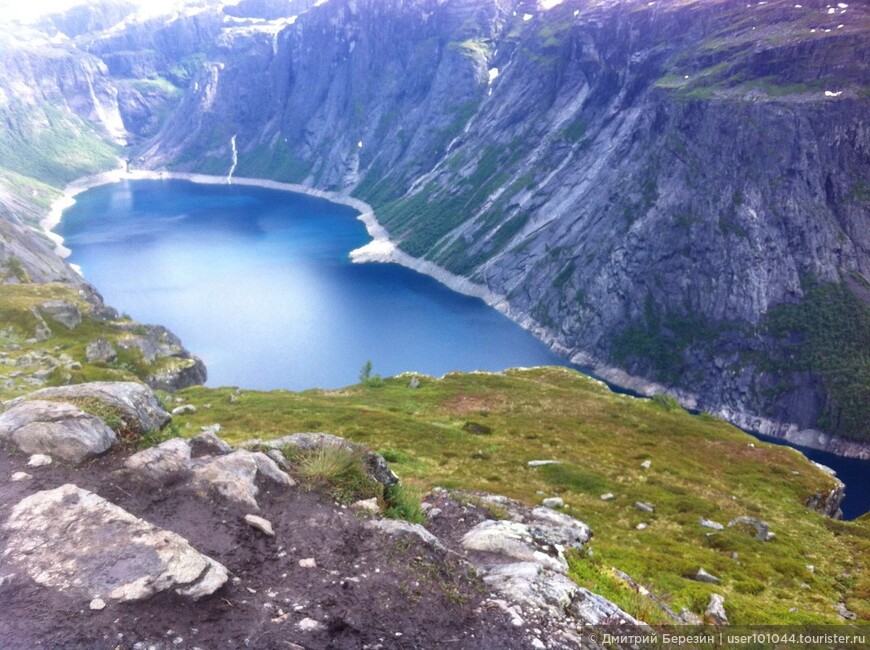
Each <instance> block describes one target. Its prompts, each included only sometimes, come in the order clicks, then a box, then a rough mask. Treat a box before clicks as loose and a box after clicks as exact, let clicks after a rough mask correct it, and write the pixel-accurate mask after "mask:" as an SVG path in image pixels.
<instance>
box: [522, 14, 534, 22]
mask: <svg viewBox="0 0 870 650" xmlns="http://www.w3.org/2000/svg"><path fill="white" fill-rule="evenodd" d="M532 18H533V16H532V14H523V22H528V21H530V20H531V19H532Z"/></svg>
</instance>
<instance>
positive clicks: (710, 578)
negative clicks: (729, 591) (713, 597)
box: [692, 568, 722, 585]
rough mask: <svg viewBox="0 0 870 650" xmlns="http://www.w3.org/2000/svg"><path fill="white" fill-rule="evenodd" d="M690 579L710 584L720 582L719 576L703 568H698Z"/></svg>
mask: <svg viewBox="0 0 870 650" xmlns="http://www.w3.org/2000/svg"><path fill="white" fill-rule="evenodd" d="M692 580H697V581H698V582H706V583H708V584H711V585H718V584H720V583H721V582H722V579H721V578H718V577H716V576H714V575H713V574H712V573H708V572H707V571H705V570H704V569H703V568H701V569H698V572H697V573H696V574H695V575H693V576H692Z"/></svg>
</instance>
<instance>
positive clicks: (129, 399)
mask: <svg viewBox="0 0 870 650" xmlns="http://www.w3.org/2000/svg"><path fill="white" fill-rule="evenodd" d="M30 400H51V401H53V402H69V403H72V404H76V403H80V404H81V403H86V402H87V401H89V400H93V401H96V402H99V403H100V404H102V405H103V406H104V407H105V408H107V409H109V410H111V411H113V412H114V413H115V414H116V415H117V416H118V417H119V418H120V419H121V421H122V422H121V425H120V427H122V428H124V429H127V430H130V431H132V432H135V433H144V432H146V431H156V430H158V429H161V428H163V426H164V425H166V424H167V423H168V422H169V420H170V419H171V416H170V415H169V413H167V412H166V409H164V408H163V405H162V404H161V403H160V400H158V399H157V397H156V396H155V395H154V392H153V391H152V390H151V389H150V388H148V386H144V385H142V384H137V383H135V382H126V381H125V382H116V381H93V382H89V383H85V384H74V385H72V386H58V387H55V388H43V389H41V390H38V391H35V392H33V393H29V394H28V395H25V396H23V397H18V398H16V399H13V400H10V401H8V402H6V403H5V404H4V405H3V406H4V408H10V407H15V406H18V405H21V404H25V403H27V402H28V401H30Z"/></svg>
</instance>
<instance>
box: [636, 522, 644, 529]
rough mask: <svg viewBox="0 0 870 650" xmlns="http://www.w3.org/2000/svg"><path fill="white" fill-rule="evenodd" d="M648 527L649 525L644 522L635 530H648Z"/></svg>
mask: <svg viewBox="0 0 870 650" xmlns="http://www.w3.org/2000/svg"><path fill="white" fill-rule="evenodd" d="M646 527H647V525H646V524H645V523H643V522H641V523H639V524H638V525H637V526H635V528H636V529H637V530H646Z"/></svg>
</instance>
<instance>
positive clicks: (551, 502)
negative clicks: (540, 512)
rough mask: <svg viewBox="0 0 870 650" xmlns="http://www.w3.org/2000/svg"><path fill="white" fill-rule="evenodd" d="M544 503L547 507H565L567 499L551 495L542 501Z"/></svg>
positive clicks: (554, 508)
mask: <svg viewBox="0 0 870 650" xmlns="http://www.w3.org/2000/svg"><path fill="white" fill-rule="evenodd" d="M542 504H543V506H544V507H545V508H551V509H553V510H556V509H558V508H564V507H565V501H564V500H563V499H562V498H560V497H550V498H549V499H544V500H543V501H542Z"/></svg>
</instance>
